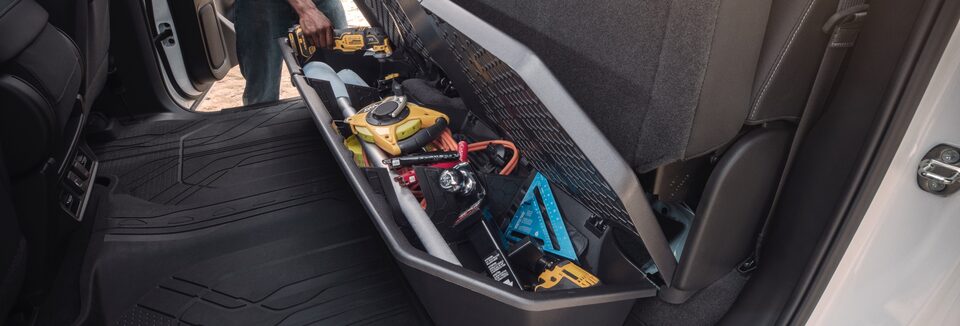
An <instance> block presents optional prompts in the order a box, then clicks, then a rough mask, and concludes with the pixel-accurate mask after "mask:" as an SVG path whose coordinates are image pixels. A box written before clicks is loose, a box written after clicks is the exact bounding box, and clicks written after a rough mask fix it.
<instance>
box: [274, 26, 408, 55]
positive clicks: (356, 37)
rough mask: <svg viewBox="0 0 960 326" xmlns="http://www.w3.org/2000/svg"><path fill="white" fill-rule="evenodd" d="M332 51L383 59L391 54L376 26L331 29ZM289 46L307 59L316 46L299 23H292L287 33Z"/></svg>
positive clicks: (382, 34) (383, 36) (385, 38)
mask: <svg viewBox="0 0 960 326" xmlns="http://www.w3.org/2000/svg"><path fill="white" fill-rule="evenodd" d="M333 35H334V39H333V43H334V44H333V51H338V52H341V53H360V54H363V55H369V56H372V57H374V58H377V59H384V58H386V57H389V56H390V55H391V54H393V48H391V46H390V40H388V39H387V36H386V34H384V33H383V30H381V29H379V28H376V27H350V28H343V29H335V30H333ZM287 37H288V39H289V40H290V46H293V47H294V48H295V50H296V52H297V55H299V56H300V57H302V58H303V59H309V58H310V57H311V56H313V54H314V53H316V52H317V46H316V45H315V44H313V42H312V41H310V40H309V39H307V38H306V37H304V35H303V29H302V28H300V25H299V24H298V25H293V27H291V28H290V31H289V33H288V34H287Z"/></svg>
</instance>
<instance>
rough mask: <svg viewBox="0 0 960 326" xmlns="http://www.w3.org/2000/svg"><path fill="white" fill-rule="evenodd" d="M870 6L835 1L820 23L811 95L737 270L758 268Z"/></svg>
mask: <svg viewBox="0 0 960 326" xmlns="http://www.w3.org/2000/svg"><path fill="white" fill-rule="evenodd" d="M868 8H869V5H868V4H867V1H866V0H840V2H839V3H838V4H837V11H836V13H834V14H833V15H832V16H830V18H829V19H827V21H826V23H825V24H824V25H823V31H824V33H827V34H830V39H829V40H828V41H827V46H826V49H825V50H824V53H823V58H822V59H821V60H820V68H819V69H818V70H817V75H816V77H815V78H814V80H813V85H812V86H811V89H810V94H809V95H808V96H807V102H806V105H805V106H804V108H803V111H802V112H801V113H800V121H799V122H798V123H797V131H796V132H795V133H794V136H793V141H791V143H790V150H789V151H788V152H787V159H786V161H785V163H784V167H783V173H782V174H781V175H780V180H779V181H778V183H777V190H776V191H775V192H774V195H773V201H772V202H771V204H770V209H769V210H768V211H767V216H766V218H764V220H763V224H762V226H761V228H760V233H759V234H758V235H757V240H756V245H755V247H754V250H753V253H752V254H751V255H750V256H749V257H747V259H746V260H744V262H743V263H741V264H740V266H739V267H737V269H738V270H739V271H740V272H741V273H748V272H750V271H752V270H754V269H756V268H757V266H758V264H759V262H760V261H759V257H760V249H761V247H762V246H763V241H764V238H765V236H766V234H767V231H768V229H769V225H770V218H771V216H772V215H773V213H774V211H775V210H776V208H777V206H778V203H779V200H780V196H781V194H782V192H783V186H784V183H785V181H786V179H787V175H788V174H789V173H790V170H791V168H792V166H793V161H794V158H795V156H796V154H797V149H798V148H799V147H800V146H799V145H800V143H801V142H802V141H803V138H804V137H805V136H806V135H807V133H808V132H809V130H810V127H811V126H812V125H813V123H814V122H816V121H817V120H819V118H820V115H821V112H822V111H823V108H824V106H825V104H826V102H827V99H828V98H829V96H830V94H831V91H832V90H833V85H834V82H835V81H836V79H837V76H838V75H839V74H840V69H841V68H842V67H843V63H844V61H845V59H846V57H847V53H848V52H849V51H850V49H851V48H852V47H853V46H854V44H855V43H856V41H857V36H859V34H860V29H861V27H862V26H863V21H864V20H865V18H866V16H867V9H868Z"/></svg>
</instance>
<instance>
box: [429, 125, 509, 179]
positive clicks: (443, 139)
mask: <svg viewBox="0 0 960 326" xmlns="http://www.w3.org/2000/svg"><path fill="white" fill-rule="evenodd" d="M491 144H497V145H501V146H503V147H506V148H508V149H510V150H511V151H513V156H511V157H510V161H507V165H504V166H503V169H501V170H500V175H510V173H513V169H515V168H516V167H517V162H519V161H520V151H519V150H517V146H516V145H514V144H513V142H510V141H506V140H487V141H480V142H476V143H471V144H469V145H467V151H468V152H476V151H482V150H484V149H487V147H488V146H490V145H491ZM433 145H434V146H437V147H439V148H440V150H442V151H456V150H457V141H455V140H453V134H452V133H450V129H446V130H444V131H443V133H441V134H440V137H438V138H437V139H436V140H434V141H433Z"/></svg>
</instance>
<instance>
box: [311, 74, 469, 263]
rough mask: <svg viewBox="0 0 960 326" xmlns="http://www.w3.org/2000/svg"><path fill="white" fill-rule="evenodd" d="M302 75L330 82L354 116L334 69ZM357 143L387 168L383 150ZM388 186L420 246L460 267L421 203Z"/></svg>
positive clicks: (345, 109) (401, 189)
mask: <svg viewBox="0 0 960 326" xmlns="http://www.w3.org/2000/svg"><path fill="white" fill-rule="evenodd" d="M308 68H309V69H308ZM342 73H343V72H342ZM349 73H352V72H349ZM304 75H305V76H307V77H310V78H314V79H322V80H326V81H329V82H330V86H331V87H332V88H333V93H334V95H335V96H337V106H339V107H340V111H342V112H343V116H345V117H349V116H352V115H354V114H356V113H357V110H356V109H355V108H354V107H353V104H352V103H351V102H350V98H349V95H347V91H346V86H344V82H343V80H342V79H341V76H339V75H338V74H337V73H336V72H335V71H334V70H333V68H331V67H330V66H328V65H326V64H324V63H321V62H311V63H310V64H307V66H306V67H304ZM360 143H361V144H363V150H364V152H366V153H367V158H368V160H369V161H370V162H371V163H373V165H374V166H375V167H378V168H387V166H386V165H385V164H383V160H385V159H386V158H387V155H386V154H385V153H384V152H383V150H381V149H380V148H379V147H377V145H375V144H371V143H368V142H364V141H361V142H360ZM387 171H388V173H389V175H390V179H391V180H393V179H394V178H395V177H397V174H396V173H394V172H393V170H390V169H387ZM390 185H391V186H393V193H395V194H397V203H399V205H400V211H401V212H403V215H404V216H405V217H406V218H407V222H408V223H410V228H412V229H413V232H414V233H416V235H417V237H418V238H420V243H422V244H423V248H424V249H426V250H427V253H429V254H430V255H432V256H434V257H437V258H440V259H443V260H445V261H447V262H449V263H451V264H454V265H457V266H463V265H461V264H460V260H459V259H457V256H456V255H454V254H453V250H450V245H449V244H447V241H446V240H444V239H443V236H442V235H440V231H439V230H437V226H436V225H434V224H433V221H432V220H431V219H430V216H428V215H427V212H425V211H424V210H423V207H421V206H420V201H419V200H417V197H416V196H414V195H413V193H412V192H410V189H407V188H404V187H401V186H400V184H398V183H396V182H392V181H391V182H390Z"/></svg>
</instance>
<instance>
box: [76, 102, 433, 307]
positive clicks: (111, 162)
mask: <svg viewBox="0 0 960 326" xmlns="http://www.w3.org/2000/svg"><path fill="white" fill-rule="evenodd" d="M309 114H310V113H309V111H308V110H307V109H306V108H305V107H304V106H303V104H302V102H300V101H287V102H281V103H278V104H276V105H271V106H266V107H260V108H252V109H243V110H233V111H227V112H222V113H219V114H197V115H193V116H191V117H190V118H188V119H174V120H159V121H149V122H147V121H143V122H139V123H135V124H129V125H122V126H118V127H114V128H112V129H111V130H110V131H108V132H105V133H100V134H98V135H95V137H93V139H96V140H97V143H95V144H93V146H92V147H93V148H94V150H95V152H97V155H98V158H99V159H100V160H101V168H100V169H101V170H100V171H101V172H100V175H101V176H103V177H106V178H108V179H109V187H110V189H111V191H110V193H109V194H108V195H107V196H106V197H105V199H104V202H102V204H101V210H100V213H99V216H98V220H99V221H98V227H97V229H96V230H95V234H94V238H95V239H98V240H102V242H100V243H99V244H96V247H97V248H96V250H95V252H94V256H93V258H92V259H93V260H92V263H91V265H92V271H93V272H92V275H91V276H90V277H89V282H90V284H91V286H90V288H91V290H90V291H91V292H90V293H91V295H90V297H91V299H90V300H91V301H92V302H93V304H92V309H91V311H90V313H89V317H88V321H89V322H91V323H96V324H100V323H102V324H109V325H177V324H189V325H307V324H325V325H348V324H359V325H368V324H383V325H405V324H410V325H420V324H426V323H429V320H428V319H427V318H426V317H425V314H424V313H423V310H422V307H420V304H419V303H418V301H417V299H416V297H415V296H414V295H413V293H412V292H411V291H410V289H409V287H408V285H407V284H406V281H405V280H404V278H403V277H402V275H401V274H400V271H399V270H398V268H397V266H396V264H395V262H394V259H393V258H392V256H391V255H390V253H389V252H388V250H387V248H386V246H385V245H384V244H383V242H382V240H381V239H380V237H379V235H378V234H377V232H376V230H375V229H374V228H373V226H372V224H371V223H370V221H369V218H368V217H367V216H366V213H365V211H364V209H363V207H362V206H361V205H360V203H359V202H358V201H357V199H356V197H355V195H354V193H353V191H352V190H351V189H350V186H349V185H348V184H347V182H346V180H345V179H344V178H343V176H342V173H341V171H340V169H339V168H338V167H337V165H336V162H334V160H333V158H332V157H331V156H330V153H329V151H328V149H327V148H326V147H325V145H324V143H323V140H322V139H321V138H320V134H319V133H318V132H317V130H316V126H315V124H314V122H313V120H312V119H311V117H310V115H309ZM88 259H90V258H88Z"/></svg>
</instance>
